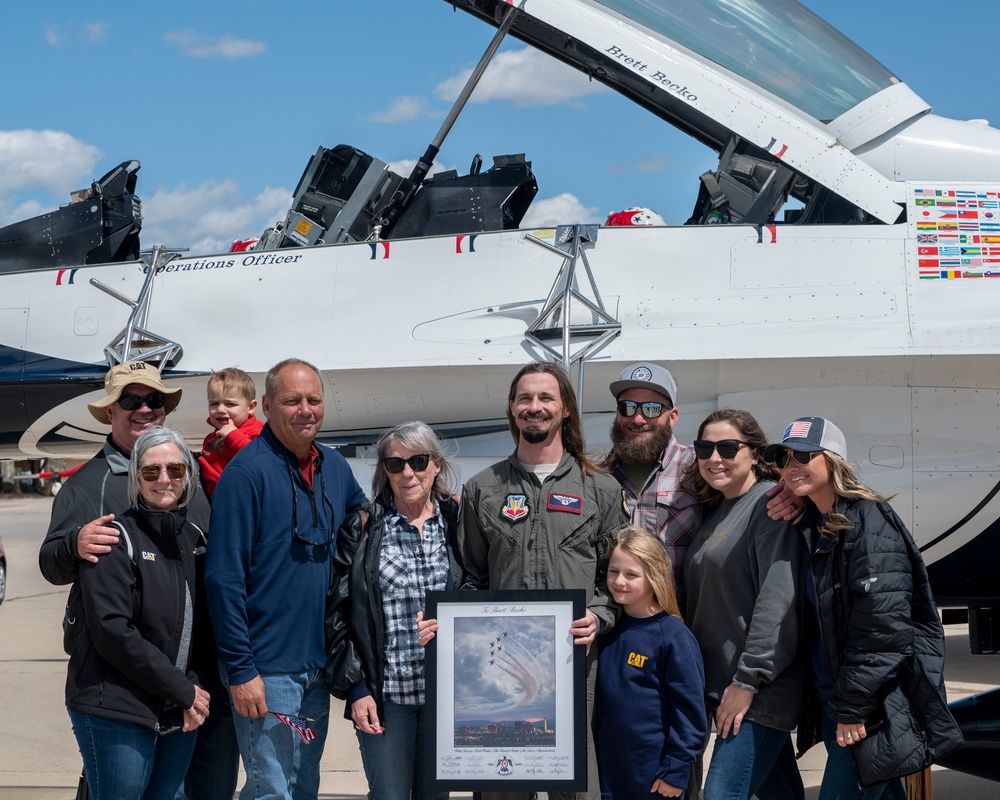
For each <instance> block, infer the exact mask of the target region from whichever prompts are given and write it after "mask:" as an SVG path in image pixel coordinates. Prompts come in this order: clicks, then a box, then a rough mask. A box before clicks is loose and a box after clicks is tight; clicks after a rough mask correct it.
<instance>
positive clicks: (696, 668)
mask: <svg viewBox="0 0 1000 800" xmlns="http://www.w3.org/2000/svg"><path fill="white" fill-rule="evenodd" d="M608 589H609V590H610V592H611V595H612V597H614V599H615V602H616V603H618V604H619V605H620V606H621V607H622V610H623V611H624V612H625V613H624V614H623V615H622V617H621V619H620V620H619V621H618V624H617V625H616V626H615V627H614V629H613V630H611V632H609V633H608V634H606V635H605V636H602V637H601V640H600V645H601V655H600V665H599V668H598V671H597V713H596V717H597V760H598V765H599V767H600V775H601V797H602V798H603V799H604V800H634V798H637V797H648V796H649V795H650V793H653V794H659V795H662V796H663V797H680V796H681V795H682V794H683V793H684V789H685V787H686V786H687V785H688V778H689V777H690V773H691V766H692V765H693V764H694V761H695V758H696V757H697V755H698V753H699V752H700V751H701V747H702V745H703V744H704V742H705V737H706V736H708V720H707V718H706V714H705V704H704V699H703V697H704V692H705V672H704V667H703V666H702V660H701V651H700V650H699V648H698V642H697V641H695V638H694V636H693V635H692V633H691V632H690V631H689V630H688V629H687V628H686V627H685V626H684V621H683V620H682V619H681V615H680V611H679V610H678V607H677V596H676V592H675V590H674V580H673V568H672V567H671V564H670V559H669V558H668V557H667V554H666V552H665V551H664V549H663V545H662V544H660V541H659V539H657V538H656V537H655V536H653V535H652V534H650V533H647V532H646V531H644V530H643V529H641V528H638V527H630V528H626V529H625V530H623V531H622V532H621V533H620V534H619V535H618V540H617V542H615V544H614V546H613V547H612V548H611V552H610V555H609V559H608Z"/></svg>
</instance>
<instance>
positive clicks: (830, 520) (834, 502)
mask: <svg viewBox="0 0 1000 800" xmlns="http://www.w3.org/2000/svg"><path fill="white" fill-rule="evenodd" d="M764 457H765V458H766V459H767V460H768V461H773V462H774V463H775V464H776V465H777V466H778V468H779V469H780V470H781V477H782V479H783V480H784V482H785V484H786V485H787V486H788V487H789V488H790V489H791V490H792V491H793V492H795V494H797V495H798V496H800V497H805V498H807V503H806V509H805V511H804V513H803V516H802V517H801V518H800V520H799V521H798V523H797V527H798V529H799V532H800V534H801V537H802V542H803V545H804V547H805V548H806V554H807V557H806V558H805V559H804V566H803V569H802V575H801V578H800V580H801V582H802V586H803V588H804V594H805V596H806V598H807V602H806V603H805V605H804V609H805V610H804V613H803V632H804V639H803V648H804V650H805V652H806V654H807V658H806V659H804V660H805V665H806V667H807V668H810V667H811V672H812V680H811V681H810V687H811V688H812V689H813V690H812V691H807V692H806V702H805V703H804V704H803V712H802V717H801V718H800V720H799V727H798V746H799V751H800V753H802V752H805V750H807V749H808V748H809V747H810V746H812V745H813V744H814V743H815V742H817V741H819V740H822V741H823V743H824V744H825V746H826V751H827V761H826V768H825V770H824V773H823V783H822V786H821V788H820V795H819V797H820V800H827V798H844V799H845V800H851V799H855V798H856V799H857V800H862V799H863V800H878V798H881V797H888V798H903V797H905V793H904V791H903V787H902V784H901V782H900V780H899V778H900V777H901V776H904V775H908V774H911V773H914V772H919V771H921V770H923V769H924V768H925V767H927V766H929V765H930V764H931V763H932V762H933V761H934V760H935V759H936V758H938V757H940V756H942V755H944V754H945V753H948V752H950V751H952V750H954V749H955V748H957V747H959V746H961V743H962V736H961V733H960V732H959V730H958V727H957V725H956V724H955V720H954V718H953V717H952V716H951V713H950V712H949V711H948V706H947V701H946V698H945V691H944V674H943V673H944V632H943V629H942V627H941V622H940V619H939V617H938V613H937V608H936V606H935V604H934V599H933V597H932V596H931V591H930V584H929V582H928V579H927V570H926V569H925V567H924V563H923V560H922V558H921V556H920V551H919V550H918V549H917V546H916V543H915V542H914V541H913V537H912V536H910V533H909V531H907V529H906V526H905V525H904V524H903V522H902V520H900V518H899V517H898V516H897V515H896V513H895V512H894V511H893V510H892V507H891V506H890V505H889V503H888V502H887V500H886V498H885V497H883V496H882V495H880V494H879V493H878V492H876V491H875V490H873V489H871V488H869V487H868V486H866V485H865V484H864V483H862V482H861V481H860V480H859V478H858V475H857V473H856V472H855V471H854V469H853V468H852V467H851V465H850V464H848V462H847V442H846V439H845V437H844V434H843V433H842V432H841V430H840V429H839V428H838V427H837V426H836V425H834V424H833V423H832V422H830V421H829V420H827V419H823V418H822V417H800V418H799V419H796V420H794V421H793V422H792V423H791V424H790V425H789V426H788V427H787V428H786V429H785V433H784V436H783V437H782V439H781V442H780V443H778V444H773V445H770V446H769V447H768V448H767V450H766V451H765V453H764Z"/></svg>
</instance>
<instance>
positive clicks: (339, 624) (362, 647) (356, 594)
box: [325, 497, 462, 719]
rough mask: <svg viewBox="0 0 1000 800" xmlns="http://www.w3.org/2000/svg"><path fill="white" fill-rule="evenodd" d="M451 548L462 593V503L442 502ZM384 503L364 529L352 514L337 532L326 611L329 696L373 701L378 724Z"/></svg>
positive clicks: (452, 572)
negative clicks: (459, 509) (380, 566)
mask: <svg viewBox="0 0 1000 800" xmlns="http://www.w3.org/2000/svg"><path fill="white" fill-rule="evenodd" d="M438 503H439V506H440V509H441V516H442V517H443V518H444V524H445V541H446V542H447V546H448V581H447V583H446V585H445V588H446V589H448V590H453V589H458V588H459V585H460V583H461V580H462V565H461V562H460V560H459V554H458V503H456V502H455V501H454V500H452V499H451V498H450V497H448V498H438ZM385 512H386V505H385V501H383V500H381V499H379V500H376V501H374V502H373V503H372V507H371V516H370V517H369V519H368V522H367V525H366V526H365V527H364V529H363V530H362V522H361V518H360V517H359V516H358V515H356V514H353V515H351V516H350V517H348V518H347V520H345V522H344V524H343V526H341V528H340V531H339V532H338V533H337V546H336V552H335V554H334V558H333V572H332V576H331V583H330V593H329V596H328V597H327V611H326V646H327V660H326V673H325V677H326V685H327V688H328V689H329V690H330V693H331V694H332V695H333V696H334V697H337V698H339V699H341V700H347V705H346V707H345V709H344V716H345V717H348V718H349V717H350V716H351V704H352V703H353V702H354V701H355V700H358V699H360V698H362V697H365V696H366V695H371V696H372V697H373V698H374V700H375V706H376V708H377V710H378V715H379V719H385V716H384V708H383V699H382V675H383V668H384V665H385V620H384V617H383V614H382V590H381V589H380V587H379V575H378V570H379V555H380V553H381V547H382V536H383V535H384V534H385Z"/></svg>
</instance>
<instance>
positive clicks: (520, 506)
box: [500, 494, 529, 522]
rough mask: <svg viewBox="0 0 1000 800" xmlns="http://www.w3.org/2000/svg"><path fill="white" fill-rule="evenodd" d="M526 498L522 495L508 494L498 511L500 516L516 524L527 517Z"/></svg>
mask: <svg viewBox="0 0 1000 800" xmlns="http://www.w3.org/2000/svg"><path fill="white" fill-rule="evenodd" d="M528 510H529V509H528V498H527V497H525V496H524V495H523V494H509V495H507V500H506V501H505V502H504V504H503V508H501V509H500V514H501V516H504V517H507V519H509V520H512V521H513V522H517V521H518V520H522V519H524V518H525V517H526V516H528Z"/></svg>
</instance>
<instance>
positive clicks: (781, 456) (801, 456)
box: [774, 450, 820, 469]
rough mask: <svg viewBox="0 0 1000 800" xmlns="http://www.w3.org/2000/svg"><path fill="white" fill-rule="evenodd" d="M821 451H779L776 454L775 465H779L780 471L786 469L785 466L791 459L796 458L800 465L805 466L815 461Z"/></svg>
mask: <svg viewBox="0 0 1000 800" xmlns="http://www.w3.org/2000/svg"><path fill="white" fill-rule="evenodd" d="M819 453H820V451H819V450H812V451H809V452H805V451H802V450H779V451H778V452H777V453H775V454H774V463H775V464H777V465H778V469H784V468H785V465H786V464H787V463H788V459H789V458H794V459H795V460H796V461H798V462H799V463H800V464H802V465H805V464H808V463H809V462H810V461H812V460H813V456H818V455H819Z"/></svg>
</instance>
